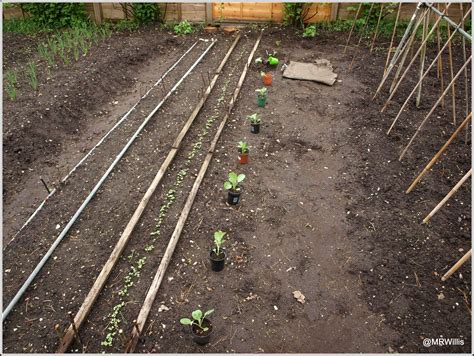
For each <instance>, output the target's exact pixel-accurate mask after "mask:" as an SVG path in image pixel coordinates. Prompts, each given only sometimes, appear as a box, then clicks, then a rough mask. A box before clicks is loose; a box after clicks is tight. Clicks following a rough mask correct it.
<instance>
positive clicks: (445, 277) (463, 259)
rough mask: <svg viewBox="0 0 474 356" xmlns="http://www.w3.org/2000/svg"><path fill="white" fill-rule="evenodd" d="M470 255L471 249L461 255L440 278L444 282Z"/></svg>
mask: <svg viewBox="0 0 474 356" xmlns="http://www.w3.org/2000/svg"><path fill="white" fill-rule="evenodd" d="M471 256H472V249H471V250H469V251H467V253H466V254H465V255H464V256H462V257H461V258H460V259H459V261H457V262H456V264H455V265H454V266H453V267H451V268H450V269H449V271H448V272H446V273H445V274H444V276H443V277H441V280H442V281H443V282H445V281H446V280H447V279H448V278H449V277H451V276H452V275H453V274H454V273H455V272H456V271H457V270H458V269H459V268H460V267H461V266H462V265H463V264H464V263H465V262H466V261H467V260H468V259H469V258H471Z"/></svg>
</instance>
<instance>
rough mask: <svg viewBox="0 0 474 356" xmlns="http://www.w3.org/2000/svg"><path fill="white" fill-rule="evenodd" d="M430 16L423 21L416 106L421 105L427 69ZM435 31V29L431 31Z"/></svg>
mask: <svg viewBox="0 0 474 356" xmlns="http://www.w3.org/2000/svg"><path fill="white" fill-rule="evenodd" d="M429 21H430V18H429V16H426V17H425V21H424V22H423V41H422V42H423V43H422V45H421V54H420V85H419V86H418V94H417V95H416V107H417V108H418V107H420V101H421V88H422V86H423V72H424V69H425V55H426V41H428V36H427V35H428V33H427V31H428V26H429ZM432 32H433V29H432V30H431V31H430V33H432ZM414 57H416V56H414Z"/></svg>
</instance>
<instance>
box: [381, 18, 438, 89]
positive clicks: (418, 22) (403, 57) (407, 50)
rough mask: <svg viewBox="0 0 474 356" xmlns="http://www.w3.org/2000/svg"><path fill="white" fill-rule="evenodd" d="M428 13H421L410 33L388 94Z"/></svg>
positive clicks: (413, 57) (395, 82) (396, 80)
mask: <svg viewBox="0 0 474 356" xmlns="http://www.w3.org/2000/svg"><path fill="white" fill-rule="evenodd" d="M428 11H429V10H424V11H423V13H422V14H421V16H420V19H419V20H418V21H417V23H416V24H415V27H414V29H413V32H412V34H411V36H410V39H409V40H408V45H407V48H406V49H405V52H404V53H403V56H402V59H401V60H400V64H399V65H398V68H397V71H396V72H395V76H394V78H393V80H392V85H391V86H390V90H389V92H390V93H392V91H393V89H394V87H395V85H396V84H397V82H398V77H399V76H400V73H401V72H402V69H403V65H404V64H405V60H406V59H407V56H408V52H410V49H411V48H412V47H413V43H414V42H415V38H416V31H417V30H418V27H420V25H421V23H422V22H423V20H424V19H425V16H426V15H427V13H428ZM415 58H416V57H415V56H412V60H411V61H410V63H412V62H414V59H415ZM407 69H409V68H408V67H407Z"/></svg>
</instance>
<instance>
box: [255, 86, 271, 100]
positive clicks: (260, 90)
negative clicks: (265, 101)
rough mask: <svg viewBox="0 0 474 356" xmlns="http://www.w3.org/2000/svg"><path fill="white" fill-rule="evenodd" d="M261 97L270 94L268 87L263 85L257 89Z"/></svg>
mask: <svg viewBox="0 0 474 356" xmlns="http://www.w3.org/2000/svg"><path fill="white" fill-rule="evenodd" d="M255 91H256V92H257V95H258V97H259V98H266V97H267V94H268V89H267V88H265V87H263V88H260V89H255Z"/></svg>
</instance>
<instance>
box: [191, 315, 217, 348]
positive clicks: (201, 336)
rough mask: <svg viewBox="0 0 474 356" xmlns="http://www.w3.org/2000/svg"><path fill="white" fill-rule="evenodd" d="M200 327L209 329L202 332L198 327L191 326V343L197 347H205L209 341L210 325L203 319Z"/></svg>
mask: <svg viewBox="0 0 474 356" xmlns="http://www.w3.org/2000/svg"><path fill="white" fill-rule="evenodd" d="M202 326H203V327H206V328H209V330H207V331H203V330H202V329H201V328H200V327H199V326H197V325H196V324H193V326H192V327H191V331H192V333H193V341H194V342H195V343H196V344H198V345H206V344H207V343H209V340H210V339H211V334H212V331H213V327H212V323H211V321H210V320H209V319H204V320H203V321H202Z"/></svg>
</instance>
